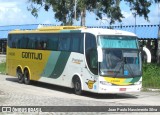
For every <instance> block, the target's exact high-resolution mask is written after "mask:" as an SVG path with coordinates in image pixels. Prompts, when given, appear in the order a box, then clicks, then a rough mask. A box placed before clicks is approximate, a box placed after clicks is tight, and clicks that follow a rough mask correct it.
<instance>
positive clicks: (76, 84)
mask: <svg viewBox="0 0 160 115" xmlns="http://www.w3.org/2000/svg"><path fill="white" fill-rule="evenodd" d="M73 83H74V92H75V94H77V95H81V94H82V87H81V81H80V79H79V77H75V78H74V81H73Z"/></svg>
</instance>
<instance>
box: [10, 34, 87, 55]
mask: <svg viewBox="0 0 160 115" xmlns="http://www.w3.org/2000/svg"><path fill="white" fill-rule="evenodd" d="M83 37H84V34H82V33H52V34H12V35H9V38H8V45H9V47H11V48H21V49H37V50H53V51H58V50H59V51H71V52H78V53H83Z"/></svg>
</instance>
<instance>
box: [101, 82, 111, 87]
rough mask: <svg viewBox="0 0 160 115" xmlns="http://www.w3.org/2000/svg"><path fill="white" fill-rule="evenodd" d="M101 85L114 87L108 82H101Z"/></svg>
mask: <svg viewBox="0 0 160 115" xmlns="http://www.w3.org/2000/svg"><path fill="white" fill-rule="evenodd" d="M100 84H102V85H109V86H111V85H112V84H111V83H108V82H106V81H100Z"/></svg>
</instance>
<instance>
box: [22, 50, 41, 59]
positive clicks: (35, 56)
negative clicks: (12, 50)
mask: <svg viewBox="0 0 160 115" xmlns="http://www.w3.org/2000/svg"><path fill="white" fill-rule="evenodd" d="M22 58H26V59H35V60H42V53H35V52H22Z"/></svg>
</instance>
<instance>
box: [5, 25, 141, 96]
mask: <svg viewBox="0 0 160 115" xmlns="http://www.w3.org/2000/svg"><path fill="white" fill-rule="evenodd" d="M7 74H8V75H11V76H16V77H17V78H18V82H19V83H25V84H30V83H31V81H40V82H46V83H49V84H54V85H58V86H64V87H69V88H73V89H74V92H75V94H78V95H80V94H81V93H82V92H83V91H87V92H93V93H102V94H109V93H127V92H139V91H141V87H142V61H141V50H140V48H139V42H138V38H137V36H136V35H135V34H134V33H130V32H126V31H121V30H113V29H103V28H87V27H79V26H48V27H47V26H46V27H41V28H38V29H36V30H13V31H11V32H9V34H8V45H7Z"/></svg>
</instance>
